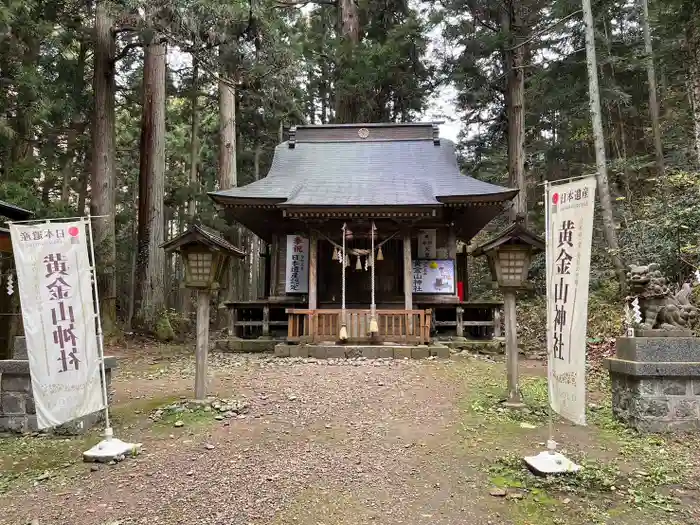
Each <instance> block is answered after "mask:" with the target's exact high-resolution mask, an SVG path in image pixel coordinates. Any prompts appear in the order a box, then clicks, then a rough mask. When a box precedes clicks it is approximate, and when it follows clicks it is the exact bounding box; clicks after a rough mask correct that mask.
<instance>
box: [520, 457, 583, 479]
mask: <svg viewBox="0 0 700 525" xmlns="http://www.w3.org/2000/svg"><path fill="white" fill-rule="evenodd" d="M523 460H524V461H525V463H526V464H527V466H528V468H529V469H530V470H531V471H532V472H533V473H534V474H537V475H540V476H548V475H552V474H567V473H572V472H578V471H579V470H581V468H582V467H581V465H577V464H576V463H574V462H573V461H571V460H570V459H568V458H567V457H566V456H564V455H563V454H560V453H559V452H554V453H552V452H550V451H546V452H540V453H539V454H537V455H536V456H527V457H525V458H523Z"/></svg>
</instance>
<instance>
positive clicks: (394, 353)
mask: <svg viewBox="0 0 700 525" xmlns="http://www.w3.org/2000/svg"><path fill="white" fill-rule="evenodd" d="M275 356H276V357H302V358H309V357H312V358H316V359H358V358H360V359H427V358H429V357H434V358H447V357H450V349H449V348H448V347H446V346H444V345H397V344H387V343H385V344H380V345H342V344H335V343H333V342H329V343H318V344H310V345H305V344H301V345H293V344H286V343H280V344H278V345H277V346H275Z"/></svg>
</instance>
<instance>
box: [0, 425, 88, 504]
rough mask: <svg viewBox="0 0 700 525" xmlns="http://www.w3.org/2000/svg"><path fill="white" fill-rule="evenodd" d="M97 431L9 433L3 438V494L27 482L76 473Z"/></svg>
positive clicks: (0, 483)
mask: <svg viewBox="0 0 700 525" xmlns="http://www.w3.org/2000/svg"><path fill="white" fill-rule="evenodd" d="M99 439H100V438H99V436H98V435H97V433H96V432H95V433H91V434H89V435H87V436H80V437H75V438H53V437H49V436H46V437H30V436H21V437H18V436H8V437H2V438H0V494H2V493H5V492H7V491H9V490H10V489H11V488H15V487H18V486H24V485H26V484H28V483H32V482H36V483H43V482H46V481H48V480H50V479H53V478H55V477H64V476H66V475H71V474H72V473H74V471H75V469H76V467H77V465H79V464H81V463H82V454H83V452H84V451H85V450H87V449H88V448H90V447H91V446H92V445H94V444H95V443H97V442H98V441H99Z"/></svg>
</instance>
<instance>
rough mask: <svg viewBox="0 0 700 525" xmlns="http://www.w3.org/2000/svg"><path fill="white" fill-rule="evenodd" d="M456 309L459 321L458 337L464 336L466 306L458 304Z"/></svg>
mask: <svg viewBox="0 0 700 525" xmlns="http://www.w3.org/2000/svg"><path fill="white" fill-rule="evenodd" d="M455 310H456V321H457V325H456V326H457V331H456V335H457V337H464V308H462V307H461V306H458V307H457V308H455Z"/></svg>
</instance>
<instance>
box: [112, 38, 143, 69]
mask: <svg viewBox="0 0 700 525" xmlns="http://www.w3.org/2000/svg"><path fill="white" fill-rule="evenodd" d="M137 47H143V44H142V43H141V42H130V43H128V44H126V45H125V46H124V47H123V48H122V50H121V51H120V52H119V53H117V54H116V55H115V56H114V59H113V60H112V63H113V64H116V63H117V62H119V61H120V60H121V59H122V58H124V57H126V55H128V54H129V51H131V50H132V49H135V48H137Z"/></svg>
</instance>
